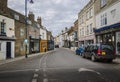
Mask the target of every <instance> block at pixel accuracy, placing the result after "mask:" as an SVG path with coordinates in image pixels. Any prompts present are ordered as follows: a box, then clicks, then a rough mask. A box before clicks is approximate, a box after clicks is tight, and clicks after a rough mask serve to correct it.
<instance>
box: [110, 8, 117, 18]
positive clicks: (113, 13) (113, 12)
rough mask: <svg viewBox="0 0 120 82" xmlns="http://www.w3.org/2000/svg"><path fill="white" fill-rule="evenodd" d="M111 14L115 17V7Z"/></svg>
mask: <svg viewBox="0 0 120 82" xmlns="http://www.w3.org/2000/svg"><path fill="white" fill-rule="evenodd" d="M111 15H112V17H113V18H115V15H116V9H113V10H112V11H111Z"/></svg>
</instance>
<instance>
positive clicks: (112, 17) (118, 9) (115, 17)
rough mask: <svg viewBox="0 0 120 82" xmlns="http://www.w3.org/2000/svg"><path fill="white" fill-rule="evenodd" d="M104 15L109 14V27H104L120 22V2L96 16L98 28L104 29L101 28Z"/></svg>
mask: <svg viewBox="0 0 120 82" xmlns="http://www.w3.org/2000/svg"><path fill="white" fill-rule="evenodd" d="M114 11H115V12H114ZM112 12H113V14H112ZM104 13H106V14H107V25H104V26H108V25H112V24H115V23H118V22H120V1H118V2H116V3H114V4H112V5H111V6H110V7H109V8H107V9H105V10H104V11H101V12H100V13H99V14H97V15H96V27H97V28H101V27H104V26H101V15H103V14H104Z"/></svg>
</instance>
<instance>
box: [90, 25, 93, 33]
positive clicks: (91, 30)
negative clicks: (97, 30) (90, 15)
mask: <svg viewBox="0 0 120 82" xmlns="http://www.w3.org/2000/svg"><path fill="white" fill-rule="evenodd" d="M92 32H93V27H92V23H91V24H90V34H91V33H92Z"/></svg>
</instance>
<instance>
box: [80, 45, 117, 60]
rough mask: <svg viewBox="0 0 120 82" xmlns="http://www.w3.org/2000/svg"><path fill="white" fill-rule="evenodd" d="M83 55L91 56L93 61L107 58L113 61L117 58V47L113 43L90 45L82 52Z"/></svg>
mask: <svg viewBox="0 0 120 82" xmlns="http://www.w3.org/2000/svg"><path fill="white" fill-rule="evenodd" d="M82 57H85V58H91V60H92V61H96V60H98V59H99V60H103V59H105V60H108V61H109V62H112V60H113V59H115V58H116V54H115V48H114V46H113V45H112V44H111V43H98V44H92V45H88V46H87V47H86V48H85V50H84V52H83V53H82Z"/></svg>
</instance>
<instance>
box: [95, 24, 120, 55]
mask: <svg viewBox="0 0 120 82" xmlns="http://www.w3.org/2000/svg"><path fill="white" fill-rule="evenodd" d="M94 32H95V35H96V42H97V43H100V42H103V43H112V44H113V45H114V46H115V48H116V54H118V55H120V23H116V24H113V25H110V26H106V27H102V28H99V29H95V30H94Z"/></svg>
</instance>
